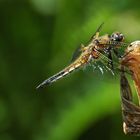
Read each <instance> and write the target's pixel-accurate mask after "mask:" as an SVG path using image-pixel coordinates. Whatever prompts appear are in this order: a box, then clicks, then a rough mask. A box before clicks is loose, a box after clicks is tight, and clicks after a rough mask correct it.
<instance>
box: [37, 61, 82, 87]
mask: <svg viewBox="0 0 140 140" xmlns="http://www.w3.org/2000/svg"><path fill="white" fill-rule="evenodd" d="M81 65H82V63H76V64H71V65H70V66H68V67H66V68H65V69H64V70H62V71H60V72H59V73H57V74H55V75H53V76H52V77H50V78H48V79H46V80H45V81H43V82H42V83H41V84H40V85H39V86H37V89H39V88H41V87H43V86H45V85H50V84H51V83H53V82H56V81H57V80H59V79H61V78H63V77H65V76H67V75H68V74H70V73H72V72H73V71H75V70H76V69H78V68H80V66H81Z"/></svg>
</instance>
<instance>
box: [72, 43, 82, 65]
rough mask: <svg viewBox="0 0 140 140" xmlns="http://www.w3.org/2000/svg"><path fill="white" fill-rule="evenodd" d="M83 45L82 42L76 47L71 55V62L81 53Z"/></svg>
mask: <svg viewBox="0 0 140 140" xmlns="http://www.w3.org/2000/svg"><path fill="white" fill-rule="evenodd" d="M84 47H85V46H84V45H83V44H81V45H80V47H77V48H76V49H75V51H74V53H73V55H72V58H71V62H74V61H75V60H76V59H77V58H78V57H79V56H80V55H81V53H82V50H83V48H84Z"/></svg>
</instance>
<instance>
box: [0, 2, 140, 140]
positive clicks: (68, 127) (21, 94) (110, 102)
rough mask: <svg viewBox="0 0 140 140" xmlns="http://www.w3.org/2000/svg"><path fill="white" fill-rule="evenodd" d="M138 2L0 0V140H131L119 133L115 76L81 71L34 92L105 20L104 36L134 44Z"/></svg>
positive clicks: (138, 32)
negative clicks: (116, 36) (118, 34)
mask: <svg viewBox="0 0 140 140" xmlns="http://www.w3.org/2000/svg"><path fill="white" fill-rule="evenodd" d="M139 4H140V3H139V1H136V2H134V1H132V0H121V1H115V0H108V2H104V1H102V0H98V1H93V0H82V1H81V0H46V1H45V0H40V1H39V0H30V1H28V0H26V1H18V0H1V1H0V140H22V139H23V140H87V139H88V140H91V139H108V140H109V139H110V140H115V139H116V140H118V139H123V140H125V139H131V138H130V137H125V136H124V134H123V132H122V121H121V112H120V110H121V107H120V97H119V95H120V93H119V80H118V77H119V76H118V75H116V76H112V75H111V73H105V74H104V75H103V76H102V75H101V73H100V72H99V71H94V72H93V71H92V70H91V71H92V72H91V71H88V70H87V71H85V72H83V71H79V72H75V73H74V74H72V75H71V76H69V77H67V78H65V79H63V80H61V81H59V82H57V83H55V84H53V85H51V86H49V87H46V88H45V89H42V90H38V91H36V89H35V87H36V86H37V85H38V84H39V83H40V82H42V81H43V80H44V79H45V78H48V77H49V76H51V75H53V74H55V73H56V72H58V71H59V70H61V69H62V68H64V67H65V66H66V65H68V64H69V62H70V59H71V55H72V54H73V51H74V50H75V48H77V46H79V45H80V44H81V43H83V44H84V43H86V42H87V41H88V40H89V39H90V37H91V36H92V34H93V33H94V32H95V30H96V28H97V27H98V26H99V25H100V24H101V23H102V22H105V25H104V26H103V28H102V31H101V34H105V33H112V32H113V31H120V32H122V33H123V34H124V35H125V36H126V38H127V41H134V40H138V39H139V34H140V26H139V23H140V18H139V16H138V15H139V12H140V10H139V6H138V5H139ZM91 69H92V68H91ZM89 132H90V133H89ZM92 132H93V133H92ZM134 139H136V138H134Z"/></svg>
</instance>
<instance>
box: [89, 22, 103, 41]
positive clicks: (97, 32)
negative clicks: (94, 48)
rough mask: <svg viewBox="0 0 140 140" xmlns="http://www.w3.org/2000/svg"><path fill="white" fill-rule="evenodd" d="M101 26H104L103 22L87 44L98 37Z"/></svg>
mask: <svg viewBox="0 0 140 140" xmlns="http://www.w3.org/2000/svg"><path fill="white" fill-rule="evenodd" d="M103 24H104V22H103V23H101V24H100V26H99V27H98V28H97V30H96V32H95V33H94V34H93V35H92V36H91V38H90V40H89V41H88V43H89V42H91V41H92V40H93V39H95V38H98V37H99V33H100V30H101V29H102V26H103Z"/></svg>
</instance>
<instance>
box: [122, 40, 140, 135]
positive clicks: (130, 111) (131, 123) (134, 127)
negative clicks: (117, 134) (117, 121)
mask: <svg viewBox="0 0 140 140" xmlns="http://www.w3.org/2000/svg"><path fill="white" fill-rule="evenodd" d="M125 67H127V68H128V69H129V70H130V71H131V73H132V79H133V80H134V83H135V86H136V89H137V94H138V99H139V102H140V41H135V42H133V43H131V44H130V45H129V46H128V47H127V49H126V54H125V55H124V57H123V58H122V60H121V80H120V87H121V100H122V115H123V129H124V133H125V134H130V135H133V134H134V135H140V107H139V106H138V105H135V104H134V103H133V97H132V91H131V88H130V85H129V82H128V80H127V78H126V76H125V74H124V69H125Z"/></svg>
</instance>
